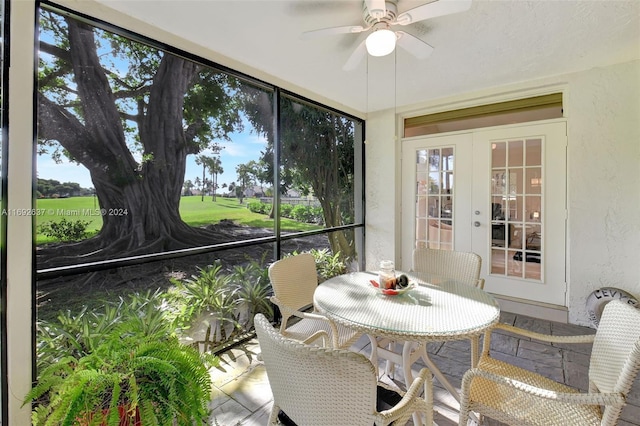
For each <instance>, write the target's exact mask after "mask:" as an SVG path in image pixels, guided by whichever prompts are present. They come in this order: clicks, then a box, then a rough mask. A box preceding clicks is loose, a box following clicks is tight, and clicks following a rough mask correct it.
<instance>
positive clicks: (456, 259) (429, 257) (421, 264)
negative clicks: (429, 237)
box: [412, 248, 482, 287]
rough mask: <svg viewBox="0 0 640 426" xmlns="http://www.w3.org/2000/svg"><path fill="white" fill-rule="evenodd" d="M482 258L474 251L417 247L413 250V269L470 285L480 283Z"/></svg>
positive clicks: (478, 284)
mask: <svg viewBox="0 0 640 426" xmlns="http://www.w3.org/2000/svg"><path fill="white" fill-rule="evenodd" d="M481 267H482V258H481V257H480V256H479V255H477V254H476V253H471V252H462V251H452V250H439V249H430V248H417V249H415V250H414V251H413V268H412V269H413V271H415V272H425V273H429V274H434V275H439V276H442V277H448V278H451V279H455V280H457V281H460V282H464V283H467V284H469V285H472V286H480V287H481V286H482V284H481V283H480V268H481Z"/></svg>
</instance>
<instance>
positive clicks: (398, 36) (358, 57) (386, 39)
mask: <svg viewBox="0 0 640 426" xmlns="http://www.w3.org/2000/svg"><path fill="white" fill-rule="evenodd" d="M471 1H472V0H436V1H433V2H431V3H427V4H423V5H422V6H418V7H415V8H413V9H410V10H407V11H406V12H402V13H400V14H399V15H398V7H397V0H364V4H363V7H362V18H363V20H364V24H365V25H364V26H363V25H347V26H343V27H332V28H323V29H320V30H314V31H307V32H305V33H303V35H302V36H303V38H311V37H317V36H325V35H333V34H357V33H363V32H368V31H369V32H370V33H369V35H368V36H367V38H366V39H365V40H364V41H362V42H361V43H360V44H359V45H358V47H356V49H355V50H354V51H353V53H352V54H351V56H349V59H348V60H347V62H346V63H345V64H344V66H343V67H342V68H343V69H344V70H345V71H349V70H352V69H354V68H356V67H357V66H358V64H359V63H360V62H361V61H362V59H364V57H365V55H366V54H367V53H369V54H370V55H372V56H385V55H388V54H389V53H391V52H393V50H394V49H395V47H396V44H397V45H398V46H400V47H401V48H403V49H404V50H406V51H407V52H409V53H410V54H411V55H413V56H415V57H416V58H418V59H424V58H426V57H427V56H429V55H430V54H431V52H432V51H433V47H432V46H430V45H428V44H427V43H425V42H424V41H422V40H420V39H419V38H417V37H415V36H413V35H411V34H409V33H406V32H404V31H394V30H392V27H394V26H396V25H400V26H406V25H409V24H413V23H415V22H419V21H424V20H425V19H431V18H436V17H438V16H443V15H449V14H452V13H458V12H464V11H466V10H468V9H469V8H470V7H471Z"/></svg>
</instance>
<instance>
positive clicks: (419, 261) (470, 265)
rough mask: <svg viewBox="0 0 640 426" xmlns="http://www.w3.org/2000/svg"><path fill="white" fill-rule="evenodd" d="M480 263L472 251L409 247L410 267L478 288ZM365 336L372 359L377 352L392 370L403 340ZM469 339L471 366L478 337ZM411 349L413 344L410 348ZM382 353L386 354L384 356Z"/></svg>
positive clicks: (375, 357)
mask: <svg viewBox="0 0 640 426" xmlns="http://www.w3.org/2000/svg"><path fill="white" fill-rule="evenodd" d="M481 267H482V258H481V257H480V256H479V255H477V254H476V253H471V252H462V251H452V250H440V249H430V248H417V249H415V250H414V251H413V265H412V268H411V270H412V271H413V272H418V273H420V272H423V273H425V274H428V275H430V276H437V277H443V278H450V279H454V280H456V281H459V282H462V283H467V284H469V285H471V286H476V287H478V288H481V289H482V288H484V279H482V278H480V269H481ZM369 339H370V340H371V345H372V348H373V351H372V353H371V359H372V361H374V362H376V361H377V358H378V357H379V356H380V357H382V358H387V359H388V361H387V364H386V373H387V374H393V370H394V359H395V360H397V359H398V357H397V356H395V355H394V354H395V353H399V351H397V350H396V345H397V344H404V342H398V341H390V340H389V339H381V338H374V337H373V336H369ZM470 342H471V366H475V365H476V363H477V362H478V356H479V350H480V349H479V348H480V339H479V337H475V338H472V339H470ZM421 344H425V343H421ZM415 349H416V348H415V344H414V346H413V351H414V352H415ZM389 352H391V353H389ZM385 354H387V355H389V356H388V357H387V356H385ZM412 359H413V356H412Z"/></svg>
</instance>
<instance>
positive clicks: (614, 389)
mask: <svg viewBox="0 0 640 426" xmlns="http://www.w3.org/2000/svg"><path fill="white" fill-rule="evenodd" d="M639 325H640V311H639V310H637V309H636V308H634V307H633V306H631V305H628V304H625V303H623V302H621V301H618V300H613V301H611V302H609V303H607V305H606V306H605V308H604V311H603V313H602V319H601V322H600V325H599V326H598V330H597V331H596V334H595V335H593V334H591V335H586V336H549V335H544V334H538V333H534V332H530V331H527V330H522V329H520V328H516V327H512V326H508V325H506V324H499V325H498V326H496V327H497V328H499V329H502V330H507V331H509V332H513V333H516V334H519V335H522V336H525V337H529V338H531V339H535V340H540V341H544V342H551V343H561V344H565V343H589V342H593V348H592V351H591V361H590V364H589V391H588V392H580V391H579V390H577V389H574V388H572V387H569V386H566V385H564V384H562V383H558V382H556V381H554V380H550V379H548V378H546V377H543V376H541V375H539V374H537V373H533V372H531V371H528V370H525V369H522V368H519V367H515V366H513V365H510V364H508V363H506V362H503V361H499V360H496V359H493V358H491V357H490V356H489V345H490V338H491V336H490V335H491V333H486V334H485V338H484V339H485V340H484V348H483V353H482V356H481V357H480V362H479V363H478V367H477V368H474V369H471V370H469V371H468V372H467V373H465V375H464V377H463V379H462V398H461V401H460V405H461V408H460V425H461V426H463V425H466V424H467V420H468V415H469V412H470V411H475V412H477V413H479V414H480V415H483V416H488V417H491V418H493V419H495V420H498V421H500V422H503V423H507V424H511V425H544V426H548V425H562V426H564V425H576V426H588V425H599V426H609V425H610V426H613V425H615V424H616V422H617V420H618V417H619V416H620V412H621V411H622V407H623V406H624V404H625V398H626V396H627V394H628V393H629V390H630V389H631V386H632V384H633V381H634V379H635V377H636V375H637V373H638V369H639V368H640V326H639Z"/></svg>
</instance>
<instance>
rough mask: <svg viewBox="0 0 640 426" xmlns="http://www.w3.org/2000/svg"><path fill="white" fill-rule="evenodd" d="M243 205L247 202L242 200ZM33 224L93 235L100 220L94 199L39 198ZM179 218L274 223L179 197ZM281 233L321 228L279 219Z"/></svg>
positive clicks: (226, 203)
mask: <svg viewBox="0 0 640 426" xmlns="http://www.w3.org/2000/svg"><path fill="white" fill-rule="evenodd" d="M245 201H248V200H247V199H245ZM36 209H37V216H36V224H37V225H40V224H42V223H45V222H50V221H59V220H60V219H62V218H65V219H67V220H71V221H75V220H84V221H86V222H90V223H89V226H88V227H87V230H88V231H89V232H90V233H91V235H93V234H94V233H95V232H97V231H98V230H100V227H102V217H101V215H100V213H99V210H98V209H99V206H98V200H97V199H95V198H94V197H91V196H89V197H71V198H51V199H49V198H46V199H45V198H42V199H38V200H37V202H36ZM180 215H181V216H182V220H184V221H185V222H186V223H188V224H189V225H191V226H204V225H209V224H214V223H218V222H220V221H221V220H222V219H229V220H232V221H234V222H236V223H240V224H243V225H248V226H253V227H258V228H273V220H272V219H269V218H268V217H267V216H265V215H262V214H257V213H252V212H250V211H249V210H248V209H247V207H246V205H245V204H240V203H238V200H237V199H235V198H222V197H217V199H216V201H212V200H211V197H210V196H208V197H207V196H205V197H204V201H202V197H200V196H195V195H194V196H189V197H182V199H181V200H180ZM281 228H282V230H283V231H309V230H314V229H320V228H321V227H319V226H317V225H313V224H309V223H300V222H297V221H295V220H291V219H282V220H281ZM53 241H54V240H53V239H51V238H49V237H47V236H45V235H42V234H41V232H37V238H36V244H43V243H48V242H53Z"/></svg>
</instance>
